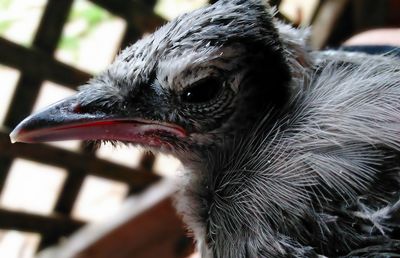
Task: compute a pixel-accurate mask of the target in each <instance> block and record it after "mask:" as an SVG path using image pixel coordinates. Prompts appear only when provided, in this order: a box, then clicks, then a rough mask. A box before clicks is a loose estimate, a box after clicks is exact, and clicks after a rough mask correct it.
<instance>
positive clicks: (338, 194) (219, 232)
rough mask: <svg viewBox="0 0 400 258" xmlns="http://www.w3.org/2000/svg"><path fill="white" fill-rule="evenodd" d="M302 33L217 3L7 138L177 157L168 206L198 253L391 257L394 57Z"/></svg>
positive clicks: (257, 11)
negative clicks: (318, 41)
mask: <svg viewBox="0 0 400 258" xmlns="http://www.w3.org/2000/svg"><path fill="white" fill-rule="evenodd" d="M308 35H309V32H308V30H307V29H298V28H293V27H292V26H290V25H288V24H285V23H283V22H282V21H280V20H279V19H277V18H276V10H275V9H274V8H273V7H271V6H270V4H269V3H268V1H266V0H220V1H217V2H216V3H214V4H212V5H208V6H205V7H203V8H200V9H198V10H194V11H192V12H189V13H186V14H183V15H181V16H179V17H178V18H176V19H174V20H172V21H170V22H169V23H167V24H165V25H164V26H162V27H160V28H159V29H158V30H157V31H155V32H154V33H153V34H149V35H147V36H145V37H144V38H142V39H140V40H139V41H137V42H136V43H134V44H132V45H131V46H129V47H127V48H126V49H124V50H123V51H121V52H120V54H119V55H118V56H117V57H116V59H115V60H114V62H113V63H112V64H111V65H110V66H109V67H108V68H107V69H106V70H105V71H104V72H102V73H100V74H98V75H96V76H94V78H93V79H91V80H89V81H88V82H87V83H86V84H85V85H83V86H81V87H80V88H79V91H78V93H77V94H76V95H74V96H72V97H69V98H66V99H64V100H62V101H60V102H57V103H55V104H54V105H51V106H49V107H48V108H46V109H44V110H42V111H41V112H39V113H36V114H33V115H31V116H29V117H27V118H26V119H25V120H23V121H22V122H21V123H20V124H19V125H18V126H17V127H16V128H15V129H14V130H13V132H12V133H11V134H10V138H11V140H12V141H13V142H26V143H36V142H44V141H55V140H68V139H80V140H87V141H93V142H95V143H102V142H105V141H111V142H117V143H118V142H120V143H124V144H132V145H138V146H141V147H143V148H145V149H146V150H149V151H153V152H155V153H158V152H161V153H167V154H172V155H174V156H176V157H177V158H178V159H180V160H181V162H182V164H183V170H184V171H183V176H182V182H180V184H181V185H180V187H179V190H178V192H177V194H176V209H177V211H178V212H179V214H181V216H182V218H183V220H184V222H185V223H186V225H187V227H188V230H189V231H190V232H191V234H192V235H193V237H194V239H195V241H196V245H197V249H198V250H199V252H200V253H201V256H202V257H204V258H225V257H228V258H229V257H234V258H240V257H249V258H252V257H320V258H321V257H400V194H399V189H400V62H399V60H398V59H397V58H396V57H395V56H394V55H393V54H390V53H388V54H381V55H369V54H365V53H355V52H346V51H342V50H340V49H337V50H332V49H330V50H329V49H327V50H312V49H311V48H310V47H309V45H308V43H307V42H308V41H307V39H308Z"/></svg>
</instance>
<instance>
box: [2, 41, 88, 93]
mask: <svg viewBox="0 0 400 258" xmlns="http://www.w3.org/2000/svg"><path fill="white" fill-rule="evenodd" d="M0 53H1V55H0V63H2V64H4V65H7V66H10V67H13V68H15V69H18V70H20V71H21V73H22V74H25V75H28V76H29V77H37V78H43V79H47V80H51V81H53V82H55V83H58V84H62V85H64V86H66V87H69V88H71V89H76V87H77V86H79V85H81V84H83V83H85V82H86V81H87V80H88V79H89V78H90V77H91V75H90V74H88V73H85V72H82V71H80V70H78V69H76V68H73V67H71V66H69V65H66V64H64V63H61V62H59V61H57V60H54V59H53V57H52V56H51V55H49V54H47V53H46V52H44V51H42V50H39V49H37V48H26V47H23V46H20V45H18V44H16V43H14V42H11V41H9V40H6V39H3V38H0ZM21 87H23V90H24V91H29V88H30V85H29V84H21Z"/></svg>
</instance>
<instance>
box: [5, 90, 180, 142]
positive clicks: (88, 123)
mask: <svg viewBox="0 0 400 258" xmlns="http://www.w3.org/2000/svg"><path fill="white" fill-rule="evenodd" d="M163 135H164V136H165V135H166V136H173V137H178V138H182V137H185V136H186V131H185V130H184V129H183V128H181V127H179V126H177V125H174V124H169V123H162V122H157V121H151V120H145V119H139V118H137V119H135V118H129V117H123V116H117V115H112V114H105V113H103V112H100V111H99V112H95V113H87V112H82V109H81V107H80V105H79V101H78V98H77V97H76V96H74V97H71V98H67V99H65V100H62V101H60V102H58V103H55V104H53V105H51V106H49V107H48V108H46V109H45V110H43V111H41V112H39V113H36V114H33V115H31V116H29V117H27V118H25V119H24V120H23V121H22V122H21V123H20V124H19V125H18V126H17V127H16V128H15V129H14V130H13V131H12V132H11V134H10V139H11V141H12V142H13V143H14V142H26V143H38V142H47V141H62V140H116V141H125V142H134V143H142V144H147V145H150V146H159V145H160V144H162V140H161V138H162V137H160V136H163Z"/></svg>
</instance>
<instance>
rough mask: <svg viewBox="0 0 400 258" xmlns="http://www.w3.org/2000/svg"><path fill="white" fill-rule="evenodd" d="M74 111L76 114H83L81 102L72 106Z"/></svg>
mask: <svg viewBox="0 0 400 258" xmlns="http://www.w3.org/2000/svg"><path fill="white" fill-rule="evenodd" d="M72 111H73V112H74V113H76V114H82V113H83V111H82V106H81V105H80V104H75V105H74V106H73V108H72Z"/></svg>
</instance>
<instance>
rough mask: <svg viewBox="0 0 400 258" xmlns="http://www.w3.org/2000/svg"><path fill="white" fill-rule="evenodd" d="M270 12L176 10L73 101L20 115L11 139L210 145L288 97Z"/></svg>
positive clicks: (255, 5) (230, 0)
mask: <svg viewBox="0 0 400 258" xmlns="http://www.w3.org/2000/svg"><path fill="white" fill-rule="evenodd" d="M272 16H273V14H272V11H271V8H270V7H269V6H268V4H267V2H266V1H264V0H221V1H219V2H217V3H216V4H214V5H210V6H207V7H205V8H203V9H199V10H196V11H193V12H191V13H188V14H184V15H182V16H180V17H178V18H177V19H175V20H173V21H171V22H169V23H168V24H166V25H164V26H163V27H161V28H160V29H159V30H157V31H156V32H155V33H153V34H151V35H148V36H146V37H145V38H143V39H141V40H139V41H138V42H137V43H135V44H133V45H132V46H130V47H128V48H126V49H125V50H123V51H122V52H121V53H120V54H119V55H118V56H117V57H116V59H115V61H114V62H113V63H112V64H111V65H110V66H109V67H108V69H106V70H105V71H104V72H102V73H101V74H99V75H97V76H95V77H94V78H93V79H91V80H90V81H89V82H88V83H87V84H86V85H84V86H82V87H80V90H79V92H78V93H77V94H76V95H75V96H72V97H70V98H67V99H64V100H62V101H60V102H58V103H55V104H54V105H52V106H50V107H48V108H46V109H44V110H43V111H41V112H39V113H37V114H33V115H31V116H29V117H28V118H26V119H25V120H24V121H22V122H21V123H20V124H19V125H18V126H17V127H16V129H15V130H14V131H13V132H12V133H11V139H12V140H13V141H19V142H43V141H56V140H70V139H80V140H108V141H121V142H129V143H133V144H139V145H142V146H145V147H150V148H152V149H158V150H163V151H172V152H175V153H179V152H180V151H182V150H183V151H185V150H188V149H196V148H209V147H210V146H218V144H221V143H222V142H226V141H227V140H229V139H230V138H232V137H237V136H238V135H239V134H241V133H243V132H245V131H246V130H247V129H248V128H250V127H252V126H253V125H254V123H255V122H256V121H257V119H258V118H260V117H262V116H264V115H265V114H267V113H268V112H270V111H271V110H272V109H274V108H276V107H279V106H282V105H283V104H284V103H285V101H286V99H287V95H288V88H289V87H288V84H289V81H290V79H291V75H290V69H289V67H288V64H287V60H286V56H285V51H284V49H283V46H282V43H281V40H280V37H279V35H278V32H277V30H276V28H275V26H274V23H273V17H272ZM99 51H100V50H99Z"/></svg>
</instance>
